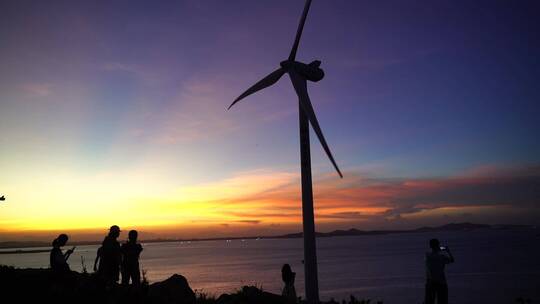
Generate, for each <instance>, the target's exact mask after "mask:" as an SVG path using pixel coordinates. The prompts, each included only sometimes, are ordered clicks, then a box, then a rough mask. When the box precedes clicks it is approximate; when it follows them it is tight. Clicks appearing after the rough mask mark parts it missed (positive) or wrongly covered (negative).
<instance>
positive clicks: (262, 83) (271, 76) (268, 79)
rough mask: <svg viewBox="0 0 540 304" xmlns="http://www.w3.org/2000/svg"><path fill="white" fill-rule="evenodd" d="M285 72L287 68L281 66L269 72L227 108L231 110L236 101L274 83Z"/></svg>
mask: <svg viewBox="0 0 540 304" xmlns="http://www.w3.org/2000/svg"><path fill="white" fill-rule="evenodd" d="M283 74H285V70H284V69H283V68H279V69H277V70H275V71H273V72H272V73H270V74H268V76H266V77H264V78H263V79H261V80H260V81H259V82H257V83H256V84H254V85H253V86H251V88H249V89H247V90H246V91H245V92H244V93H242V95H240V96H238V98H236V99H235V100H234V101H233V103H232V104H231V105H230V106H229V107H228V108H227V110H229V109H230V108H231V107H232V106H234V104H235V103H237V102H239V101H240V100H241V99H243V98H245V97H247V96H249V95H251V94H253V93H255V92H257V91H260V90H262V89H264V88H267V87H269V86H271V85H273V84H274V83H276V82H277V81H278V80H279V79H280V78H281V76H283Z"/></svg>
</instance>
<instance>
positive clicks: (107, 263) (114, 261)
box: [96, 225, 122, 284]
mask: <svg viewBox="0 0 540 304" xmlns="http://www.w3.org/2000/svg"><path fill="white" fill-rule="evenodd" d="M119 236H120V227H118V226H116V225H114V226H111V228H110V230H109V234H108V235H107V236H106V237H105V239H104V240H103V243H101V252H99V256H98V257H96V260H97V259H99V268H98V273H99V274H100V276H101V277H102V278H103V279H104V280H105V282H106V283H107V284H113V283H116V282H118V279H119V277H120V262H121V261H122V254H121V252H120V243H118V241H117V240H116V239H117V238H118V237H119ZM98 251H99V250H98Z"/></svg>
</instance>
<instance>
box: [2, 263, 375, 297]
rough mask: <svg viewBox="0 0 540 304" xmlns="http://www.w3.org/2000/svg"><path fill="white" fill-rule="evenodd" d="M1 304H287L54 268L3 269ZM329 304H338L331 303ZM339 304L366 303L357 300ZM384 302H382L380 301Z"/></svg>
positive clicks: (171, 282)
mask: <svg viewBox="0 0 540 304" xmlns="http://www.w3.org/2000/svg"><path fill="white" fill-rule="evenodd" d="M0 287H1V290H2V291H1V293H0V300H1V301H0V302H1V303H55V304H57V303H73V304H78V303H105V304H142V303H149V304H173V303H174V304H252V303H253V304H255V303H260V304H274V303H276V304H281V303H283V304H287V303H288V302H287V301H285V299H284V298H282V297H281V296H280V295H276V294H272V293H269V292H265V291H263V290H261V289H259V288H257V287H254V286H244V287H242V288H241V289H239V291H237V292H236V293H233V294H222V295H220V296H219V297H217V298H214V297H208V296H206V295H204V294H195V293H194V292H193V290H192V289H191V288H190V287H189V284H188V281H187V280H186V278H184V277H183V276H182V275H178V274H175V275H172V276H171V277H170V278H168V279H167V280H165V281H162V282H156V283H153V284H148V283H143V284H142V286H141V287H140V288H133V287H124V286H120V285H115V286H112V287H107V286H105V284H103V282H101V280H99V279H98V278H97V277H96V276H95V275H94V274H88V273H78V272H74V271H72V272H71V273H68V274H65V275H62V276H59V275H57V274H54V273H53V272H52V271H51V270H50V269H29V268H28V269H19V268H13V267H8V266H0ZM325 303H327V304H337V303H338V302H335V301H330V302H325ZM339 303H348V304H360V303H362V304H366V303H370V302H369V301H363V300H362V301H360V300H357V299H355V298H352V297H351V299H348V300H347V301H345V300H343V301H341V302H339ZM379 303H381V302H379Z"/></svg>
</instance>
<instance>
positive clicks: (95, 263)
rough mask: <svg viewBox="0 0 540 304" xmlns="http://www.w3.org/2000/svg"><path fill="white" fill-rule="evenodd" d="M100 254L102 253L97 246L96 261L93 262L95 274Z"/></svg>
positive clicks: (100, 248)
mask: <svg viewBox="0 0 540 304" xmlns="http://www.w3.org/2000/svg"><path fill="white" fill-rule="evenodd" d="M101 253H102V247H101V246H99V248H98V249H97V252H96V259H95V260H94V271H95V272H97V271H98V263H99V262H100V259H101Z"/></svg>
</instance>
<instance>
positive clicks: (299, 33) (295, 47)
mask: <svg viewBox="0 0 540 304" xmlns="http://www.w3.org/2000/svg"><path fill="white" fill-rule="evenodd" d="M310 6H311V0H306V4H305V5H304V11H303V12H302V17H301V18H300V23H299V24H298V29H297V30H296V37H295V39H294V44H293V47H292V49H291V53H290V54H289V61H294V60H295V59H296V51H297V50H298V44H300V37H302V31H303V30H304V24H305V23H306V17H307V14H308V11H309V7H310Z"/></svg>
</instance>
